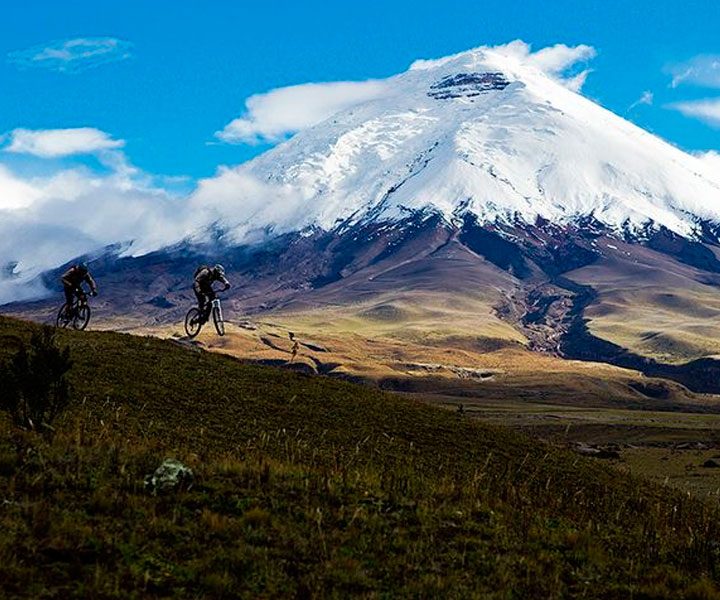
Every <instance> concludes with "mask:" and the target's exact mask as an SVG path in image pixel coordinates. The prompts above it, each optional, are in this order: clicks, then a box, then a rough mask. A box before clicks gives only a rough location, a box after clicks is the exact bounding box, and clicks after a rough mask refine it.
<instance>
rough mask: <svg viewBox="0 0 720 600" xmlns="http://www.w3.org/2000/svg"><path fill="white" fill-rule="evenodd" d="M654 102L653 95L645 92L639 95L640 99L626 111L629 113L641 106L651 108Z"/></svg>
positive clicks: (647, 91) (648, 91)
mask: <svg viewBox="0 0 720 600" xmlns="http://www.w3.org/2000/svg"><path fill="white" fill-rule="evenodd" d="M654 101H655V94H653V93H652V92H651V91H650V90H645V91H644V92H643V93H642V94H641V95H640V97H639V98H638V99H637V100H635V102H633V103H632V104H631V105H630V106H629V108H628V111H631V110H632V109H633V108H637V107H638V106H642V105H646V106H652V103H653V102H654Z"/></svg>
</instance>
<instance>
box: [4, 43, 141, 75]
mask: <svg viewBox="0 0 720 600" xmlns="http://www.w3.org/2000/svg"><path fill="white" fill-rule="evenodd" d="M131 48H132V44H130V43H129V42H126V41H123V40H119V39H117V38H111V37H97V38H74V39H70V40H59V41H55V42H50V43H48V44H41V45H39V46H33V47H31V48H26V49H24V50H17V51H15V52H10V53H9V54H8V61H9V62H11V63H13V64H15V65H17V66H18V67H20V68H44V69H49V70H51V71H59V72H61V73H77V72H80V71H84V70H86V69H90V68H93V67H97V66H99V65H102V64H106V63H109V62H116V61H120V60H125V59H127V58H130V56H131V52H130V50H131Z"/></svg>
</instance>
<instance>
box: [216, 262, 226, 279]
mask: <svg viewBox="0 0 720 600" xmlns="http://www.w3.org/2000/svg"><path fill="white" fill-rule="evenodd" d="M213 271H215V272H216V273H217V274H218V275H223V276H224V275H225V267H223V266H222V265H221V264H217V265H215V266H214V267H213Z"/></svg>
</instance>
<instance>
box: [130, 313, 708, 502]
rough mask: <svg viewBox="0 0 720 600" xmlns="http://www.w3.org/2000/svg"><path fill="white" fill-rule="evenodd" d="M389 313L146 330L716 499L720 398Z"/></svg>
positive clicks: (290, 315) (285, 316) (269, 318)
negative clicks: (455, 416) (373, 393)
mask: <svg viewBox="0 0 720 600" xmlns="http://www.w3.org/2000/svg"><path fill="white" fill-rule="evenodd" d="M387 310H388V311H389V310H390V309H387ZM363 312H367V311H366V309H363V308H362V307H361V308H358V309H356V310H355V313H354V314H355V315H358V314H362V313H363ZM385 316H386V317H387V318H386V319H385V320H379V319H377V318H375V319H372V320H370V319H367V318H365V319H361V318H352V319H350V318H348V316H347V313H346V312H344V311H339V309H337V312H336V309H327V310H324V311H311V312H301V313H285V314H270V315H265V316H263V317H262V318H261V319H259V320H253V321H250V320H248V321H236V322H235V323H234V324H230V325H229V326H228V333H227V335H226V336H225V337H222V338H221V337H218V336H217V335H216V334H215V332H214V331H212V328H211V327H206V328H205V330H204V331H203V332H202V333H201V334H200V336H199V337H198V339H197V340H194V341H188V340H185V339H184V338H183V336H182V333H181V331H180V329H179V327H178V326H174V327H159V328H142V329H141V330H140V331H141V332H142V333H151V334H153V335H156V336H159V337H164V338H170V339H175V340H176V341H177V342H178V343H180V344H183V345H192V346H200V347H202V348H206V349H208V350H210V351H213V352H221V353H227V354H230V355H232V356H235V357H238V358H240V359H242V360H243V361H246V362H251V363H259V364H269V365H277V366H282V367H284V368H288V369H293V370H297V371H305V372H313V373H320V374H324V375H328V376H331V377H338V378H344V379H349V380H357V381H363V382H366V383H370V384H372V385H377V386H380V387H381V388H383V389H385V390H390V391H394V392H396V393H400V394H402V395H406V396H410V397H413V398H418V399H421V400H422V401H424V402H426V403H428V404H431V405H435V406H440V407H443V408H446V409H448V410H451V411H455V412H458V413H460V414H462V415H463V416H464V418H469V419H473V418H477V419H481V420H482V421H484V422H488V423H496V424H500V425H505V426H509V427H511V428H514V429H517V430H520V431H523V432H527V433H529V434H531V435H533V436H535V437H538V438H541V439H544V440H549V441H552V442H553V443H555V444H559V445H562V446H568V447H571V448H575V449H576V450H578V451H580V452H587V453H590V452H591V451H601V450H605V451H609V455H610V456H611V458H609V459H607V460H608V461H609V462H611V463H612V464H613V465H615V466H616V467H617V468H619V469H621V470H622V471H625V472H630V473H633V474H638V475H642V476H646V477H650V478H652V479H654V480H656V481H658V482H660V483H661V484H663V485H671V486H675V487H680V488H682V489H684V490H687V491H690V492H692V493H694V494H698V495H700V496H702V497H704V498H707V499H709V500H710V501H712V502H717V501H718V500H720V468H715V467H714V466H712V463H713V462H717V463H718V464H720V458H718V453H720V396H715V395H710V394H696V393H692V392H690V391H688V390H687V389H686V388H684V387H683V386H681V385H680V384H677V383H675V382H672V381H668V380H663V379H654V378H648V377H645V376H643V375H642V374H641V373H638V372H636V371H632V370H628V369H621V368H618V367H614V366H610V365H607V364H603V363H592V362H583V361H571V360H564V359H560V358H557V357H554V356H551V355H547V354H540V353H537V352H530V351H528V350H527V349H526V348H525V347H524V346H523V345H522V344H521V343H520V342H519V340H516V339H511V338H508V337H505V338H502V337H493V336H491V335H487V336H484V337H474V336H470V335H461V334H459V333H458V331H457V330H453V331H452V332H445V334H443V331H442V328H437V329H436V330H435V331H431V330H430V328H429V327H428V329H427V330H426V331H423V329H424V328H423V326H422V321H421V322H414V323H412V324H411V325H410V326H408V323H403V321H402V319H398V318H397V316H398V315H397V314H396V313H395V314H392V315H390V314H388V315H385ZM470 330H472V329H471V328H467V329H466V331H470ZM494 332H495V333H497V330H494ZM295 339H296V340H297V341H298V344H299V345H298V352H297V356H295V357H293V356H292V347H293V340H295ZM588 448H589V449H588ZM715 459H717V460H715ZM707 461H710V462H709V463H707V464H708V465H711V466H703V464H705V463H706V462H707Z"/></svg>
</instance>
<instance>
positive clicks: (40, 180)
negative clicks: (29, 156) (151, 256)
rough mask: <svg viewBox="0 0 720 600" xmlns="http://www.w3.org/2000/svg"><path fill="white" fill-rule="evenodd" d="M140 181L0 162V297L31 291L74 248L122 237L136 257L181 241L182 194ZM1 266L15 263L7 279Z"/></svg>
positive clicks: (184, 222)
mask: <svg viewBox="0 0 720 600" xmlns="http://www.w3.org/2000/svg"><path fill="white" fill-rule="evenodd" d="M146 179H147V178H145V177H139V178H133V177H129V176H128V175H127V174H126V173H122V172H114V173H110V174H109V175H102V176H101V175H98V174H96V173H93V172H91V171H89V170H88V169H85V168H75V169H63V170H60V171H57V172H55V173H53V174H51V175H49V176H43V177H21V176H20V175H18V174H16V173H14V172H12V171H11V170H10V169H9V168H7V167H6V166H2V165H0V191H2V194H0V303H2V302H6V301H9V300H12V299H16V298H17V294H19V293H30V292H28V290H27V289H26V288H27V286H28V285H30V284H31V283H32V282H33V280H34V278H35V277H37V275H39V274H40V273H42V272H44V271H46V270H47V269H50V268H53V267H56V266H58V265H60V264H63V263H64V262H67V261H69V260H71V259H73V258H75V257H77V256H79V255H81V254H84V253H90V252H95V251H97V250H98V249H101V248H103V247H105V246H108V245H110V244H115V243H127V244H129V246H128V254H132V255H139V254H144V253H146V252H150V251H152V250H155V249H157V248H160V247H163V246H165V245H168V244H171V243H173V242H175V241H177V240H179V239H182V238H183V237H184V236H185V235H186V234H187V232H188V231H189V229H188V227H189V226H190V225H192V220H191V219H190V218H189V215H188V213H187V211H185V210H183V209H184V207H185V202H184V200H183V199H182V198H178V197H175V196H173V195H171V194H169V193H167V192H166V191H164V190H162V189H158V188H154V187H151V186H148V185H146V182H145V180H146ZM8 265H15V266H14V268H13V271H14V272H13V276H12V277H9V278H8V277H6V276H3V275H2V273H3V272H5V273H7V271H8V268H7V267H8ZM33 285H34V284H33ZM29 289H30V290H31V291H32V294H36V295H37V294H38V293H41V292H42V290H41V289H40V288H38V287H37V286H35V287H33V286H32V285H31V287H30V288H29ZM23 290H25V291H23Z"/></svg>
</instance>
